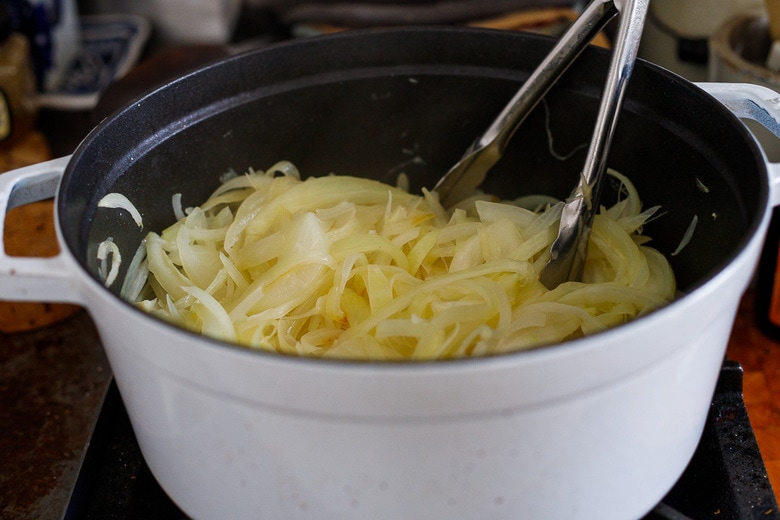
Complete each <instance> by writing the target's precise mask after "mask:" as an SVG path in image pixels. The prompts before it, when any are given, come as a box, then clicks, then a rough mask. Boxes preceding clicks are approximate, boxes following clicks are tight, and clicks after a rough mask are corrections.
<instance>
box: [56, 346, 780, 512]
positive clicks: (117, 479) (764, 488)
mask: <svg viewBox="0 0 780 520" xmlns="http://www.w3.org/2000/svg"><path fill="white" fill-rule="evenodd" d="M106 518H122V519H125V520H135V519H139V520H140V519H143V520H157V519H159V520H163V519H164V520H178V519H186V518H187V516H186V515H185V514H184V513H183V512H182V511H181V510H179V508H177V507H176V505H175V504H173V502H171V500H170V499H169V498H168V496H167V495H166V494H165V492H164V491H163V490H162V489H161V488H160V486H159V485H158V484H157V482H156V480H155V479H154V477H153V476H152V474H151V472H150V471H149V468H148V467H147V466H146V463H145V462H144V460H143V457H142V456H141V452H140V449H139V447H138V444H137V442H136V439H135V436H134V434H133V431H132V428H131V426H130V422H129V420H128V417H127V413H126V412H125V409H124V406H123V404H122V400H121V398H120V397H119V394H118V391H117V390H116V387H114V386H112V387H111V389H110V391H109V393H108V396H107V398H106V401H105V404H104V406H103V410H102V412H101V415H100V418H99V419H98V423H97V426H96V428H95V432H94V435H93V438H92V441H91V443H90V446H89V450H88V452H87V455H86V458H85V460H84V464H83V467H82V470H81V472H80V475H79V479H78V482H77V484H76V488H75V490H74V493H73V497H72V499H71V503H70V506H69V508H68V512H67V514H66V520H82V519H100V520H103V519H106ZM707 518H713V519H717V520H744V519H762V520H765V519H780V511H778V506H777V502H776V500H775V497H774V493H773V490H772V487H771V485H770V483H769V479H768V478H767V474H766V469H765V467H764V463H763V460H762V458H761V454H760V452H759V450H758V445H757V444H756V440H755V437H754V435H753V430H752V428H751V426H750V421H749V420H748V416H747V410H746V409H745V405H744V402H743V400H742V368H741V367H740V366H739V365H738V364H737V363H734V362H730V361H727V362H726V363H725V364H724V366H723V369H722V370H721V375H720V379H719V382H718V387H717V389H716V391H715V396H714V399H713V402H712V407H711V409H710V414H709V417H708V419H707V423H706V426H705V429H704V434H703V436H702V440H701V442H700V443H699V447H698V449H697V451H696V453H695V454H694V456H693V459H692V460H691V462H690V464H689V465H688V468H687V469H686V471H685V473H684V474H683V475H682V477H681V478H680V480H679V481H678V482H677V484H676V485H675V487H674V488H673V489H672V490H671V491H670V492H669V494H668V495H667V496H666V497H665V498H664V500H663V501H662V502H661V503H660V504H658V506H657V507H656V508H655V509H654V510H653V511H652V512H650V513H649V514H648V515H647V516H646V517H645V518H644V519H642V520H661V519H665V520H686V519H691V520H701V519H707Z"/></svg>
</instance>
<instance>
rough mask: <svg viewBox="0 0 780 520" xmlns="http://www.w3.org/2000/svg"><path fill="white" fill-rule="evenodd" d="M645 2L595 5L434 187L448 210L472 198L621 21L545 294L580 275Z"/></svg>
mask: <svg viewBox="0 0 780 520" xmlns="http://www.w3.org/2000/svg"><path fill="white" fill-rule="evenodd" d="M649 1H650V0H592V1H591V2H590V3H589V4H588V5H587V6H586V7H585V9H584V10H583V12H582V14H580V16H579V17H578V18H577V19H576V20H575V21H574V23H573V24H572V25H571V26H570V27H569V28H568V29H567V30H566V32H565V33H564V34H563V36H561V38H560V39H559V40H558V43H557V44H556V45H555V46H554V47H553V49H552V51H550V53H549V54H548V55H547V56H546V57H545V59H544V60H543V61H542V63H541V64H540V65H539V67H537V69H536V70H535V71H534V72H533V73H532V74H531V76H530V77H529V78H528V80H526V81H525V83H523V86H522V87H521V88H520V90H518V92H517V93H516V94H515V95H514V97H513V98H512V99H511V101H510V102H509V104H508V105H507V106H506V107H505V108H504V110H503V111H502V112H501V113H500V114H499V115H498V117H497V118H496V119H495V120H494V121H493V123H492V124H491V125H490V127H489V128H488V129H487V130H486V131H485V133H484V134H483V135H482V136H481V137H479V138H478V139H477V140H476V141H474V143H473V144H472V145H471V146H470V147H469V149H468V150H466V153H465V154H464V156H463V157H462V158H461V160H460V161H458V163H457V164H456V165H455V166H453V167H452V168H451V169H450V171H448V172H447V173H446V174H445V175H444V176H443V177H442V178H441V179H440V180H439V182H438V183H437V184H436V186H435V187H434V191H436V192H438V193H439V197H440V200H441V201H442V204H443V205H445V206H449V205H452V204H454V203H456V202H458V201H459V200H462V199H464V198H466V197H467V196H468V195H470V194H472V193H473V192H474V190H475V189H476V188H477V187H479V185H480V184H482V181H484V179H485V176H486V175H487V172H488V170H490V168H492V167H493V165H495V164H496V162H498V160H499V159H500V158H501V156H502V154H503V153H504V150H505V149H506V145H507V143H508V142H509V140H510V139H511V137H512V135H513V134H514V133H515V130H517V128H518V127H519V126H520V124H521V123H522V122H523V120H524V119H525V118H526V116H527V115H528V114H529V113H530V112H531V110H533V108H534V107H535V106H536V105H537V104H538V103H539V101H541V99H542V97H544V95H545V94H546V93H547V91H548V90H549V89H550V87H552V85H553V84H554V83H555V82H556V81H557V80H558V78H560V76H561V75H562V74H563V73H564V72H565V71H566V69H567V68H568V67H569V65H571V64H572V63H573V62H574V60H575V59H576V58H577V57H578V56H579V55H580V53H581V52H582V51H583V50H584V49H585V48H586V47H587V45H588V43H589V42H590V41H591V40H592V39H593V37H594V36H595V35H596V34H597V33H598V32H599V31H600V30H601V29H603V28H604V26H605V25H606V24H607V23H608V22H609V21H610V20H611V19H612V18H613V17H615V15H617V14H618V13H619V14H620V15H621V16H620V17H619V24H618V29H617V35H616V38H615V41H614V44H613V51H612V57H611V61H610V64H609V71H608V74H607V81H606V85H605V87H604V92H603V95H602V98H601V102H600V106H599V111H598V114H597V116H596V125H595V128H594V131H593V137H592V138H591V142H590V146H589V148H588V153H587V156H586V158H585V165H584V167H583V170H582V175H581V177H580V181H579V183H578V185H577V187H576V188H575V189H574V191H573V192H572V195H571V197H570V198H569V199H568V201H567V203H566V205H565V206H564V209H563V214H562V215H561V224H560V227H559V229H558V236H557V237H556V239H555V241H554V242H553V244H552V247H551V249H550V260H549V262H548V263H547V265H546V266H545V267H544V269H543V271H542V273H541V280H542V283H544V285H545V286H547V287H548V288H549V289H553V288H555V287H557V286H558V285H560V284H561V283H563V282H565V281H568V280H579V279H580V278H581V277H582V270H583V267H584V264H585V258H586V256H587V247H588V236H589V235H590V230H591V225H592V223H593V216H594V214H595V212H596V210H597V208H598V200H599V195H600V193H601V185H602V182H601V179H602V178H603V177H604V172H605V170H606V162H607V156H608V154H609V148H610V144H611V142H612V137H613V135H614V130H615V126H616V124H617V119H618V116H619V114H620V107H621V105H622V102H623V97H624V95H625V92H626V87H627V86H628V80H629V78H630V77H631V73H632V72H633V69H634V62H635V61H636V55H637V51H638V49H639V41H640V39H641V36H642V29H643V26H644V21H645V17H646V15H647V9H648V5H649Z"/></svg>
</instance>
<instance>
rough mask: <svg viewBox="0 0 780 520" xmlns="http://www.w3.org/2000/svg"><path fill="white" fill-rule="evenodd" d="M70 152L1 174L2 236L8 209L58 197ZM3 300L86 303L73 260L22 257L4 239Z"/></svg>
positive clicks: (0, 248)
mask: <svg viewBox="0 0 780 520" xmlns="http://www.w3.org/2000/svg"><path fill="white" fill-rule="evenodd" d="M69 160H70V156H65V157H61V158H58V159H53V160H51V161H46V162H42V163H38V164H34V165H32V166H27V167H24V168H19V169H16V170H11V171H9V172H5V173H2V174H0V238H1V237H2V235H3V234H4V233H5V216H6V213H7V212H8V210H10V209H13V208H15V207H17V206H22V205H24V204H30V203H32V202H36V201H40V200H45V199H49V198H52V197H54V195H55V193H56V192H57V187H58V186H59V182H60V179H61V178H62V175H63V173H64V172H65V166H66V165H67V164H68V161H69ZM0 300H12V301H50V302H67V303H76V304H83V303H84V302H83V298H82V297H81V291H80V290H79V285H78V284H77V283H76V277H75V273H74V272H73V264H72V263H71V262H69V261H68V260H67V259H66V257H65V256H64V254H63V252H62V248H61V247H60V252H59V253H58V254H57V255H56V256H52V257H46V258H38V257H19V256H10V255H8V254H6V252H5V246H4V244H3V240H1V239H0Z"/></svg>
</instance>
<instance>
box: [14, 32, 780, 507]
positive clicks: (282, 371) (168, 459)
mask: <svg viewBox="0 0 780 520" xmlns="http://www.w3.org/2000/svg"><path fill="white" fill-rule="evenodd" d="M552 43H553V42H552V40H550V39H548V38H544V37H540V36H532V35H526V34H520V33H510V32H501V31H491V30H481V29H465V28H434V27H414V28H412V27H407V28H400V29H376V30H365V31H354V32H353V31H350V32H345V33H341V34H337V35H331V36H324V37H316V38H311V39H304V40H299V41H293V42H286V43H281V44H277V45H274V46H272V47H269V48H266V49H263V50H259V51H252V52H248V53H245V54H240V55H237V56H234V57H230V58H227V59H224V60H221V61H219V62H217V63H215V64H212V65H209V66H206V67H205V68H202V69H199V70H197V71H195V72H192V73H188V74H186V75H184V76H182V77H179V78H177V79H175V80H173V81H171V82H169V83H167V84H166V85H164V86H162V87H160V88H157V89H155V90H153V91H151V92H149V93H147V94H145V95H143V96H141V97H139V98H137V99H135V100H134V101H133V102H131V103H130V104H128V105H127V106H125V107H124V108H122V109H120V110H118V111H117V112H115V113H114V114H113V115H112V116H110V117H108V118H107V119H106V120H104V121H103V122H101V123H100V124H99V125H98V126H97V127H96V128H95V129H94V130H93V131H92V132H91V133H90V134H89V136H88V137H87V138H86V139H85V140H84V141H83V142H82V143H81V144H80V145H79V147H78V148H77V150H76V151H75V153H74V154H73V155H72V156H70V157H64V158H61V159H57V160H55V161H52V162H49V163H44V164H40V165H36V166H33V167H30V168H26V169H22V170H15V171H13V172H10V173H7V174H4V175H3V176H1V177H0V201H2V207H1V208H0V209H2V214H4V213H5V210H6V209H7V207H11V206H15V205H19V204H24V203H27V202H29V201H31V200H36V199H42V198H46V197H52V196H54V197H55V207H56V224H57V230H58V237H59V241H60V244H61V248H62V252H61V253H60V254H59V256H57V257H54V258H51V259H42V258H17V257H9V256H5V255H3V257H2V258H1V259H0V276H1V280H2V284H1V285H0V294H2V297H3V298H7V299H13V300H21V299H26V300H46V301H67V302H71V303H77V304H80V305H83V306H85V307H86V308H87V309H88V310H89V312H90V313H91V316H92V318H93V319H94V321H95V323H96V325H97V327H98V329H99V332H100V336H101V339H102V342H103V344H104V346H105V349H106V352H107V355H108V358H109V361H110V363H111V367H112V370H113V371H114V375H115V378H116V382H117V385H118V387H119V390H120V392H121V395H122V398H123V400H124V402H125V405H126V407H127V410H128V413H129V416H130V419H131V421H132V425H133V428H134V430H135V433H136V435H137V438H138V442H139V444H140V447H141V450H142V452H143V455H144V457H145V459H146V461H147V463H148V465H149V467H150V468H151V470H152V472H153V473H154V475H155V477H156V478H157V480H158V481H159V483H160V484H161V486H162V487H163V489H165V491H166V492H167V493H168V494H169V495H170V497H171V498H172V499H173V500H174V501H175V502H176V503H177V504H178V505H179V506H180V507H181V508H182V509H183V510H184V511H185V512H186V513H187V514H188V515H190V516H192V517H194V518H236V519H237V518H269V519H282V518H318V519H322V518H334V519H339V520H343V519H346V518H375V519H380V518H387V519H398V518H407V519H410V518H424V519H427V520H430V519H435V518H443V519H455V518H464V519H473V518H509V519H518V518H534V519H536V518H586V519H591V518H600V519H631V518H638V517H641V516H642V515H643V514H645V513H646V512H647V511H649V510H650V509H652V508H653V506H654V505H655V504H656V503H657V502H658V501H659V500H660V499H661V498H662V497H663V496H664V495H665V494H666V492H667V491H668V490H669V489H670V488H671V487H672V486H673V485H674V483H675V481H676V480H677V478H678V477H679V476H680V475H681V474H682V472H683V470H684V468H685V467H686V465H687V463H688V461H689V460H690V458H691V456H692V454H693V452H694V450H695V448H696V446H697V443H698V441H699V438H700V436H701V433H702V429H703V425H704V422H705V418H706V415H707V412H708V408H709V404H710V401H711V398H712V395H713V391H714V387H715V382H716V379H717V377H718V374H719V369H720V366H721V364H722V362H723V359H724V353H725V348H726V344H727V340H728V338H729V333H730V330H731V326H732V323H733V320H734V315H735V312H736V309H737V307H738V304H739V300H740V297H741V295H742V293H743V291H744V290H745V288H746V287H747V285H748V283H749V281H750V279H751V276H752V273H753V269H754V265H755V263H756V260H757V258H758V255H759V252H760V250H761V246H762V241H763V237H764V234H765V231H766V227H767V223H768V219H769V215H770V210H771V208H772V206H774V205H776V204H778V202H779V201H780V191H778V188H777V187H776V186H775V185H776V184H777V183H778V180H779V179H780V173H778V172H777V171H776V170H775V171H773V169H772V168H771V167H770V165H768V163H767V161H766V159H765V158H764V155H763V154H762V151H761V149H760V147H759V146H758V145H757V143H756V141H755V140H754V139H753V137H752V136H751V134H750V133H749V132H748V131H747V130H746V127H745V126H744V125H743V124H742V122H741V121H740V119H739V118H738V117H737V116H736V115H734V113H732V111H730V110H729V109H728V108H727V107H726V106H724V104H723V103H722V102H721V101H718V100H716V99H715V98H714V97H713V96H712V95H711V94H710V93H708V92H707V91H706V90H705V89H703V88H702V86H699V85H694V84H691V83H689V82H687V81H685V80H683V79H681V78H679V77H677V76H675V75H673V74H671V73H669V72H667V71H664V70H662V69H660V68H657V67H655V66H652V65H650V64H647V63H641V62H640V63H639V64H638V65H637V68H636V69H635V72H634V75H633V78H632V81H631V85H630V88H629V92H628V95H627V98H626V100H625V103H624V108H623V114H622V116H621V119H620V122H619V125H618V130H617V135H616V138H615V142H614V145H613V148H612V152H611V156H610V161H609V165H610V166H611V167H612V168H615V169H616V170H618V171H620V172H622V173H624V174H625V175H627V176H628V177H629V178H630V179H631V180H632V181H633V182H634V184H635V185H636V187H637V189H638V191H639V193H640V195H641V196H642V198H643V199H644V202H645V205H646V206H653V205H660V206H661V207H662V208H663V212H664V213H663V216H662V217H660V218H657V219H655V220H654V221H653V222H650V223H648V224H647V225H646V226H645V234H647V235H648V236H650V237H652V239H653V241H652V245H653V246H654V247H656V248H657V249H659V250H660V251H661V252H663V253H665V254H666V255H667V256H668V258H669V260H670V261H671V263H672V265H673V268H674V270H675V272H676V275H677V278H678V285H679V288H680V296H679V298H677V299H676V300H675V301H674V302H673V303H671V304H670V305H668V306H666V307H663V308H661V309H659V310H657V311H655V312H653V313H650V314H649V315H647V316H644V317H642V318H640V319H638V320H636V321H634V322H631V323H629V324H626V325H623V326H620V327H616V328H614V329H611V330H608V331H606V332H603V333H599V334H595V335H593V336H590V337H587V338H584V339H579V340H574V341H571V342H567V343H564V344H560V345H555V346H549V347H545V348H540V349H536V350H531V351H524V352H517V353H512V354H506V355H500V356H494V357H486V358H479V359H463V360H451V361H437V362H419V363H414V362H402V363H377V362H359V361H338V360H330V361H324V360H317V359H302V358H296V357H287V356H282V355H274V354H271V353H267V352H256V351H250V350H249V349H246V348H242V347H238V346H234V345H229V344H225V343H221V342H219V341H215V340H212V339H207V338H204V337H199V336H197V335H195V334H192V333H190V332H187V331H184V330H180V329H178V328H175V327H173V326H171V325H169V324H167V323H164V322H162V321H159V320H157V319H155V318H153V317H150V316H149V315H147V314H145V313H144V312H143V311H141V310H139V309H137V308H135V307H134V306H133V305H131V304H130V303H127V302H125V301H123V300H122V299H121V298H120V297H119V296H118V295H117V294H115V293H114V292H111V291H110V290H108V289H106V288H105V287H104V286H103V284H102V283H101V281H100V278H99V276H98V274H97V260H96V249H97V244H98V242H100V241H102V240H104V239H105V238H106V237H107V236H111V237H112V238H113V240H114V242H115V243H116V244H117V245H118V247H119V249H120V251H121V252H122V253H123V256H125V257H126V258H130V257H132V254H133V252H134V251H135V250H136V248H137V247H138V244H139V243H140V240H141V239H142V238H143V235H144V233H145V232H146V231H148V230H158V231H159V230H161V229H163V228H164V227H166V226H167V225H169V224H171V223H172V222H173V221H174V219H175V216H174V214H173V211H172V205H171V196H172V195H173V194H174V193H182V200H183V201H184V204H185V205H196V204H198V203H199V202H200V201H202V200H204V199H205V198H206V196H207V195H208V194H209V193H210V192H211V191H212V190H213V189H214V188H216V186H217V185H218V184H219V182H220V178H221V176H222V175H223V174H224V173H225V172H227V171H228V170H233V171H236V172H242V171H246V170H247V169H248V168H249V167H255V168H260V169H264V168H266V167H268V166H270V165H271V164H273V163H274V162H276V161H277V160H280V159H286V160H290V161H292V162H294V163H295V164H296V165H298V167H299V168H300V170H301V171H302V172H304V173H305V174H308V175H326V174H328V173H330V172H337V173H339V174H344V175H356V176H370V177H373V178H376V179H379V180H383V181H388V182H394V181H395V178H396V176H397V175H398V173H399V172H401V171H403V172H405V173H406V174H407V175H408V176H409V178H410V179H411V189H412V190H413V191H419V190H420V189H421V188H422V187H424V186H427V187H430V186H432V185H433V183H434V182H435V180H436V179H437V178H438V177H439V175H441V174H442V173H443V172H444V171H446V170H447V168H448V167H449V166H450V165H452V164H453V163H454V162H455V161H456V160H457V159H458V158H459V157H460V155H461V154H462V152H463V150H465V149H466V148H467V146H468V145H469V144H470V142H471V141H472V139H473V138H474V137H475V136H476V135H478V134H479V133H480V132H481V131H482V130H483V129H484V128H486V127H487V125H488V123H489V122H490V121H491V120H492V118H493V117H494V116H495V114H497V113H498V112H499V111H500V109H501V108H502V107H503V105H504V104H505V103H506V101H507V100H508V99H509V98H510V97H511V95H512V94H513V93H514V92H515V91H516V89H517V88H518V86H519V84H521V83H522V81H523V80H524V79H525V78H526V77H527V75H528V74H529V72H530V71H532V70H533V69H534V68H535V67H536V65H537V64H538V63H539V61H540V60H541V59H542V57H544V56H545V55H546V54H547V53H548V52H549V50H550V48H551V47H552ZM608 59H609V55H608V53H606V52H604V51H601V50H598V49H589V50H587V51H586V52H585V53H584V55H583V56H582V57H581V58H580V59H579V60H578V61H577V62H576V63H575V64H574V65H573V66H572V68H571V69H570V70H569V71H568V72H567V73H566V75H565V76H564V77H563V78H562V80H561V81H560V82H559V83H558V84H557V85H556V86H555V87H554V89H553V90H552V91H551V92H550V93H549V94H548V96H547V98H546V101H545V103H544V104H542V105H540V106H539V107H538V108H537V109H536V110H535V112H534V113H533V114H532V115H531V116H530V117H529V119H527V120H526V121H525V123H524V124H523V126H522V127H521V128H520V130H519V131H518V133H517V134H516V135H515V136H514V138H513V141H512V143H511V144H510V146H509V149H508V150H507V152H506V155H505V157H504V159H502V161H501V162H500V163H499V164H498V165H497V166H496V168H495V169H494V170H493V171H492V173H491V174H490V176H489V178H488V179H487V181H486V184H485V185H484V189H485V190H486V191H488V192H491V193H494V194H497V195H500V196H504V197H516V196H519V195H523V194H531V193H534V194H536V193H543V194H548V195H554V196H557V197H565V196H567V195H568V193H569V190H570V188H571V187H572V186H573V185H574V183H575V180H576V179H577V176H578V172H579V169H580V168H581V164H582V158H583V154H584V151H582V152H579V153H575V154H574V155H573V156H572V157H571V158H569V159H566V160H562V159H560V157H559V154H558V153H556V154H553V153H552V150H553V149H554V150H555V151H557V152H560V153H563V152H567V151H570V150H574V149H576V148H577V147H578V146H579V145H581V144H582V143H586V142H588V141H589V138H590V135H591V132H592V124H593V118H594V114H595V112H596V110H597V105H598V97H599V95H600V93H601V90H602V84H603V80H604V77H605V74H606V68H607V63H608ZM705 86H706V85H705ZM706 87H707V90H711V91H713V92H718V93H719V94H718V95H719V96H720V97H721V98H722V99H724V100H726V102H727V104H729V105H733V106H732V108H737V109H740V110H742V111H743V112H746V111H747V112H750V111H752V112H753V113H754V114H755V115H757V116H758V117H759V118H763V119H765V120H767V121H770V122H771V120H772V113H773V112H772V110H773V109H772V108H771V107H772V103H771V102H770V101H769V100H771V99H772V98H773V97H775V96H776V94H774V93H772V92H770V91H766V90H760V89H759V90H750V91H749V92H748V94H749V95H747V98H750V97H751V96H752V97H753V98H755V99H744V100H742V101H740V99H739V98H740V95H739V94H738V93H737V94H734V92H733V91H739V89H738V88H736V87H734V86H728V85H726V86H723V85H710V86H706ZM732 98H733V99H735V100H736V101H733V100H732V101H733V102H732V101H729V99H732ZM547 130H549V132H550V135H551V136H552V137H553V140H552V141H551V140H549V138H548V132H547ZM556 157H559V158H556ZM412 159H415V160H412ZM110 192H120V193H123V194H125V195H126V196H127V197H128V199H130V200H131V201H132V202H133V204H135V206H136V207H137V208H138V210H139V211H140V213H141V214H142V216H143V221H144V230H143V231H141V230H139V229H138V227H137V226H136V225H135V224H134V223H133V222H132V220H130V219H117V218H116V210H113V209H105V208H98V201H100V200H101V198H102V197H103V196H104V195H106V194H107V193H110ZM606 196H607V195H605V197H606ZM605 200H606V199H605ZM694 220H696V221H697V225H696V227H695V231H694V233H693V235H692V237H691V239H690V241H689V242H688V243H687V245H685V247H683V248H682V249H681V250H680V251H679V253H677V254H673V253H675V252H676V250H677V249H678V248H679V246H680V244H681V242H682V240H683V237H684V236H685V234H686V230H688V229H689V228H690V226H691V223H692V222H693V221H694ZM127 263H129V262H125V263H124V266H126V265H127ZM119 285H121V283H117V284H115V286H119Z"/></svg>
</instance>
